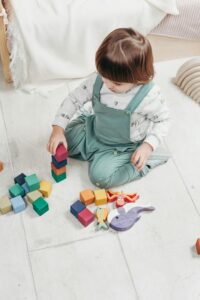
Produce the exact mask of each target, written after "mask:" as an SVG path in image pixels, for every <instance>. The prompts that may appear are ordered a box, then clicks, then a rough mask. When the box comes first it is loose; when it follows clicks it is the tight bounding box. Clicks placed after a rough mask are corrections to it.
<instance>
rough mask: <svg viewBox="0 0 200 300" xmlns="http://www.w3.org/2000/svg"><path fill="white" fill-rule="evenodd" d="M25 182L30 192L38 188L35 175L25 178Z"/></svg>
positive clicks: (38, 184)
mask: <svg viewBox="0 0 200 300" xmlns="http://www.w3.org/2000/svg"><path fill="white" fill-rule="evenodd" d="M25 182H26V184H27V186H28V188H29V191H30V192H33V191H35V190H38V189H39V188H40V182H39V180H38V178H37V176H36V175H35V174H32V175H30V176H26V177H25Z"/></svg>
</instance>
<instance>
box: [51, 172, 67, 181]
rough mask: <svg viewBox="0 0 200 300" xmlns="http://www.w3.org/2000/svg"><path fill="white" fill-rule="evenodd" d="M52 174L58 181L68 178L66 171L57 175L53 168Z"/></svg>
mask: <svg viewBox="0 0 200 300" xmlns="http://www.w3.org/2000/svg"><path fill="white" fill-rule="evenodd" d="M51 175H52V177H53V178H54V179H55V181H56V182H60V181H62V180H64V179H65V178H67V174H66V172H64V173H62V174H60V175H58V176H57V175H56V174H55V173H54V171H53V170H51Z"/></svg>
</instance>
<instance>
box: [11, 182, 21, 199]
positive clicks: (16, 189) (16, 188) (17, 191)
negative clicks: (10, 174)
mask: <svg viewBox="0 0 200 300" xmlns="http://www.w3.org/2000/svg"><path fill="white" fill-rule="evenodd" d="M9 193H10V195H11V197H17V196H22V197H23V196H24V190H23V188H22V187H21V185H19V183H16V184H14V185H13V186H11V187H10V188H9Z"/></svg>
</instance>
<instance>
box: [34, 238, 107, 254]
mask: <svg viewBox="0 0 200 300" xmlns="http://www.w3.org/2000/svg"><path fill="white" fill-rule="evenodd" d="M105 234H106V233H101V234H100V235H98V236H91V237H90V236H89V237H86V238H83V239H78V240H75V241H71V242H65V243H60V244H55V245H50V246H47V247H44V248H38V249H32V250H29V252H38V251H43V250H48V249H52V248H60V247H64V246H68V245H72V244H75V243H76V242H83V241H88V240H91V239H96V238H99V237H102V236H104V235H105Z"/></svg>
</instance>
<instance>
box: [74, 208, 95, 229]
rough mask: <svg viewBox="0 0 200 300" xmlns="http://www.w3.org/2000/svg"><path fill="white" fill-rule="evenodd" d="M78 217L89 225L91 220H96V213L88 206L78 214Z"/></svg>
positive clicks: (82, 222)
mask: <svg viewBox="0 0 200 300" xmlns="http://www.w3.org/2000/svg"><path fill="white" fill-rule="evenodd" d="M78 219H79V221H80V222H81V224H83V225H84V226H88V225H89V224H90V223H91V222H93V221H94V214H93V213H92V212H91V211H90V210H89V209H87V208H85V209H84V210H82V211H81V212H80V213H79V214H78Z"/></svg>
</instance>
